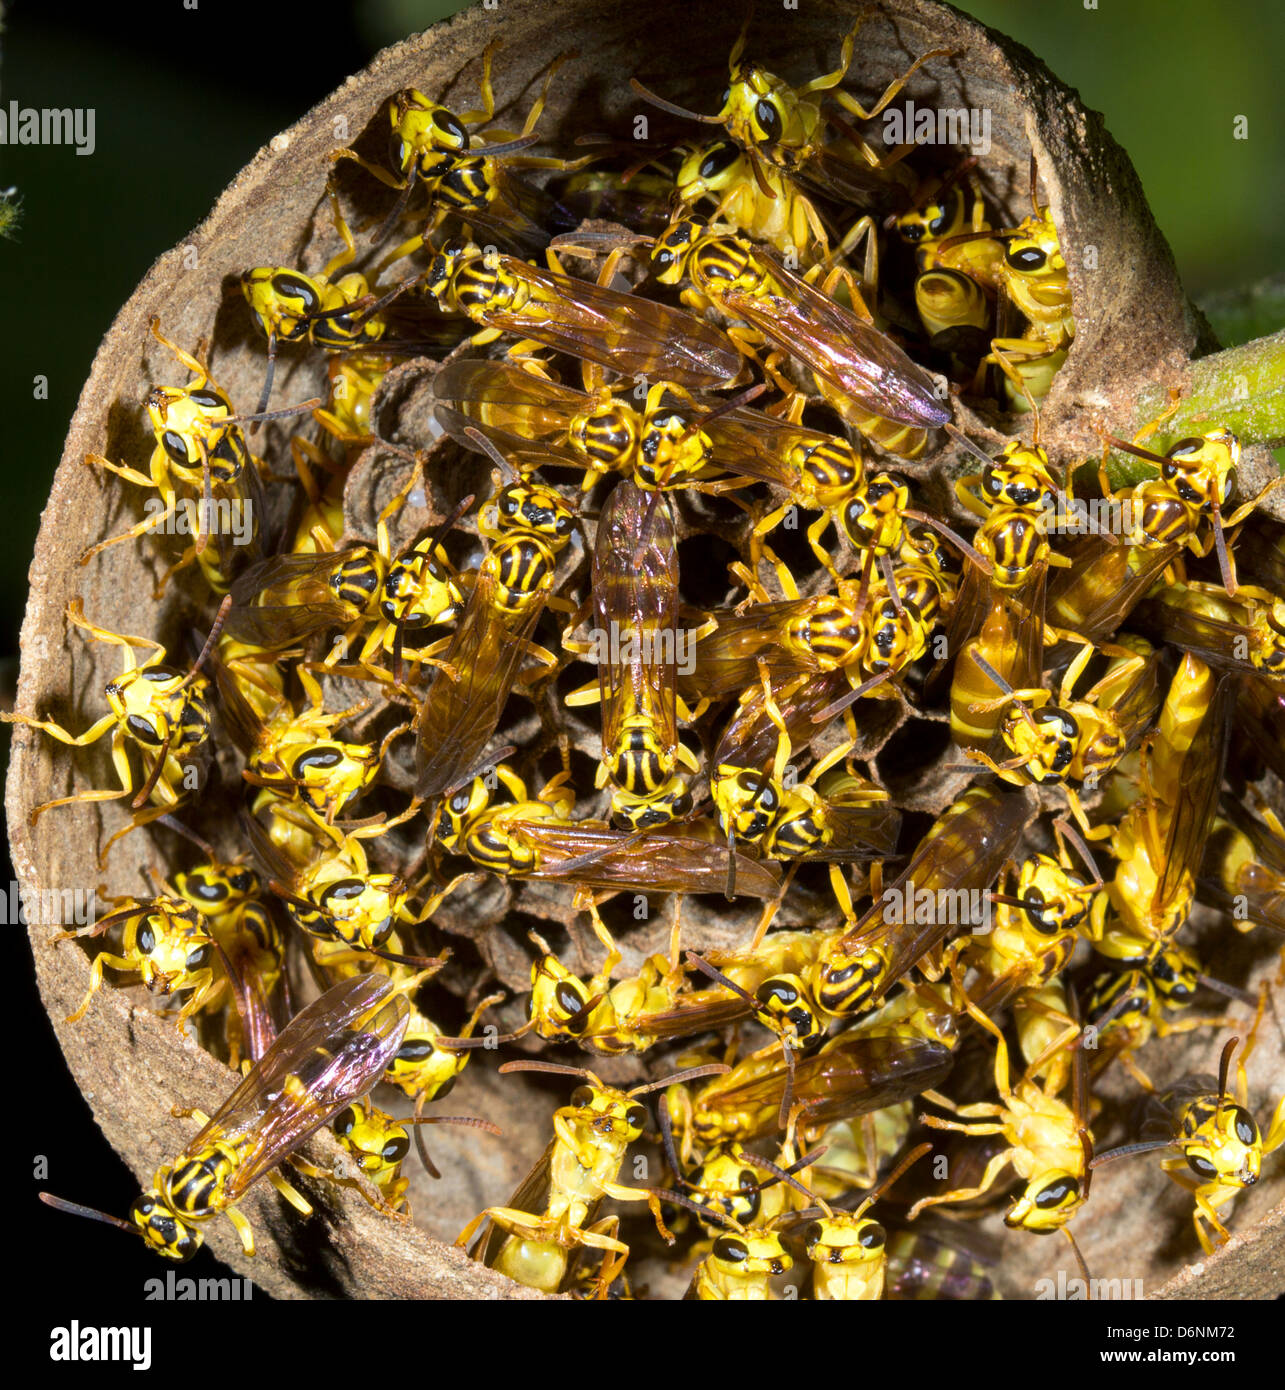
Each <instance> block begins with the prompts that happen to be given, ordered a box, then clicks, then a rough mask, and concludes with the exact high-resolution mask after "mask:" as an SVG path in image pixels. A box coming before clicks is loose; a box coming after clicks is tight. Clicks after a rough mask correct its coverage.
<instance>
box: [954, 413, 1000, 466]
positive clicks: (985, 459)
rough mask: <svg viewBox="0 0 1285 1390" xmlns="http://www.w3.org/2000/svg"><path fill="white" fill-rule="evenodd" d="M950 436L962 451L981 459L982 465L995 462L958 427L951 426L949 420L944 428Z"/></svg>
mask: <svg viewBox="0 0 1285 1390" xmlns="http://www.w3.org/2000/svg"><path fill="white" fill-rule="evenodd" d="M942 429H944V430H945V431H946V433H947V434H948V435H950V437H951V438H952V439H953V440H954V441H955V443H956V444H958V445H959V447H960V448H961V449H965V450H967V452H968V453H970V454H972V456H973V457H974V458H975V459H980V460H981V462H982V463H986V464H989V463H991V462H993V460H992V459H991V456H990V455H989V454H988V453H986V452H985V451H984V450H982V449H980V448H978V446H977V445H976V444H974V443H973V441H972V440H971V439H969V437H968V436H967V435H966V434H965V433H964V432H963V430H961V429H960V428H959V427H958V426H957V425H953V424H951V422H950V421H949V420H947V421H946V423H945V424H944V425H943V426H942Z"/></svg>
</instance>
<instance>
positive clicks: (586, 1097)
mask: <svg viewBox="0 0 1285 1390" xmlns="http://www.w3.org/2000/svg"><path fill="white" fill-rule="evenodd" d="M592 1103H593V1087H592V1086H577V1087H576V1089H575V1090H574V1091H572V1092H571V1104H572V1105H575V1106H585V1105H591V1104H592Z"/></svg>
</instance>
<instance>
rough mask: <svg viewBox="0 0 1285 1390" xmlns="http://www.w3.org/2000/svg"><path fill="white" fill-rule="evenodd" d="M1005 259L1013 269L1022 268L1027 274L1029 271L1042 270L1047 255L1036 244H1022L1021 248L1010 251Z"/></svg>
mask: <svg viewBox="0 0 1285 1390" xmlns="http://www.w3.org/2000/svg"><path fill="white" fill-rule="evenodd" d="M1005 259H1006V260H1007V261H1008V263H1009V265H1010V266H1012V268H1013V269H1014V270H1023V271H1026V272H1027V273H1028V274H1029V273H1030V272H1031V271H1035V270H1042V269H1043V267H1044V262H1045V261H1046V260H1047V259H1048V257H1047V256H1046V255H1045V254H1044V252H1043V251H1041V250H1040V248H1039V247H1038V246H1024V247H1022V248H1021V250H1018V251H1010V252H1009V253H1008V255H1007V256H1006V257H1005Z"/></svg>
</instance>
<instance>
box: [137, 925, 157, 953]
mask: <svg viewBox="0 0 1285 1390" xmlns="http://www.w3.org/2000/svg"><path fill="white" fill-rule="evenodd" d="M138 949H139V950H140V951H142V953H143V954H144V955H145V956H150V955H151V954H152V952H153V951H154V950H155V949H156V933H155V932H154V931H153V930H152V929H151V927H147V926H144V927H140V928H139V929H138Z"/></svg>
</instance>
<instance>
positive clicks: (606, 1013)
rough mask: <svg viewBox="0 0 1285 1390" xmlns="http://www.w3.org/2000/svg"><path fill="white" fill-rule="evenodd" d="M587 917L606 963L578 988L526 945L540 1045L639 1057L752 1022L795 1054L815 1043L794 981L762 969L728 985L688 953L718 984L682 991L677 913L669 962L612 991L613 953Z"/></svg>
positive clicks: (653, 960) (658, 961)
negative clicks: (568, 1043) (566, 1044)
mask: <svg viewBox="0 0 1285 1390" xmlns="http://www.w3.org/2000/svg"><path fill="white" fill-rule="evenodd" d="M590 913H591V916H592V920H593V930H594V934H595V935H596V936H597V938H598V940H599V941H600V942H601V943H602V945H603V946H604V948H605V949H606V951H607V956H606V959H605V960H604V961H603V963H602V965H601V967H600V968H599V970H598V971H597V973H596V974H595V975H594V976H593V978H592V979H590V980H588V981H581V980H578V979H577V978H576V977H575V976H574V975H573V974H572V973H571V972H570V971H569V970H568V969H567V968H566V966H565V965H563V964H562V962H561V961H560V960H558V958H557V957H556V956H555V955H554V954H553V952H552V950H551V949H550V947H549V945H548V943H547V942H545V941H544V940H543V938H540V937H538V936H535V935H533V937H532V939H533V940H534V941H535V943H536V945H537V946H538V947H539V948H540V950H541V952H542V953H543V954H542V955H541V957H540V959H538V960H537V961H536V962H535V963H534V965H533V966H532V968H531V1021H532V1026H533V1028H534V1031H535V1032H536V1034H537V1035H538V1036H539V1037H542V1038H546V1039H553V1038H567V1039H574V1040H575V1041H576V1042H577V1043H579V1045H580V1046H581V1047H582V1048H584V1049H585V1050H586V1051H589V1052H594V1053H597V1054H598V1055H599V1056H603V1057H611V1056H618V1055H620V1054H622V1053H630V1052H643V1051H645V1050H647V1049H648V1048H650V1047H652V1046H654V1045H655V1044H656V1043H658V1042H663V1041H665V1040H667V1039H670V1038H678V1037H684V1036H688V1035H690V1034H692V1033H698V1032H704V1031H707V1030H709V1029H714V1028H720V1027H723V1026H724V1025H726V1024H729V1023H736V1022H739V1021H740V1020H742V1019H744V1018H746V1017H748V1016H750V1015H751V1014H752V1015H753V1016H754V1017H755V1018H756V1019H757V1020H758V1021H759V1022H760V1023H762V1024H763V1025H764V1026H765V1027H767V1028H769V1029H770V1030H772V1031H773V1032H777V1033H780V1034H781V1035H782V1036H783V1037H787V1038H788V1039H789V1041H790V1045H791V1046H792V1047H794V1048H795V1050H796V1051H798V1050H802V1049H803V1048H804V1047H806V1046H808V1045H809V1044H810V1043H811V1042H813V1041H815V1040H816V1038H817V1037H818V1036H819V1025H818V1023H817V1019H816V1015H815V1011H814V1010H813V1009H812V1007H811V1005H810V1002H809V1001H808V999H807V991H806V989H805V988H804V986H803V983H802V981H801V980H799V978H798V977H797V976H795V975H784V974H772V973H771V972H770V971H768V970H767V969H763V970H761V971H758V972H756V975H755V977H754V978H749V979H747V978H744V971H742V972H740V973H741V975H742V978H741V979H740V980H736V979H731V978H729V977H727V976H725V975H723V974H721V973H720V972H719V971H717V970H715V969H714V968H713V967H710V966H709V965H708V962H705V961H703V960H701V959H700V958H698V957H694V956H690V953H689V957H690V959H691V961H692V963H693V964H696V963H697V962H698V961H699V968H700V969H702V970H704V971H706V972H707V973H709V974H710V975H712V976H713V978H714V979H715V980H717V981H718V982H719V983H718V985H717V986H716V987H715V988H712V989H701V990H691V989H684V988H683V986H684V985H685V983H686V974H685V971H684V969H683V964H682V961H681V960H680V958H679V933H680V929H681V922H680V919H679V916H678V914H677V913H676V914H675V919H674V927H673V931H672V934H671V944H670V957H669V960H668V961H666V960H665V958H664V957H663V956H659V955H657V956H651V957H649V958H648V959H647V960H646V961H644V962H643V967H642V969H641V971H640V972H639V973H638V975H637V976H635V977H632V978H629V979H622V980H620V981H619V982H618V983H617V984H615V985H612V984H611V980H612V977H613V975H614V974H615V971H616V967H617V966H618V965H619V964H620V959H621V957H620V951H619V949H618V948H617V946H616V943H615V941H614V940H613V939H612V937H611V934H610V932H608V931H607V928H606V926H605V925H604V923H603V922H602V920H601V918H600V917H599V916H598V913H597V910H596V909H595V908H594V907H593V906H592V904H591V905H590ZM751 990H752V991H753V993H751V992H750V991H751Z"/></svg>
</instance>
